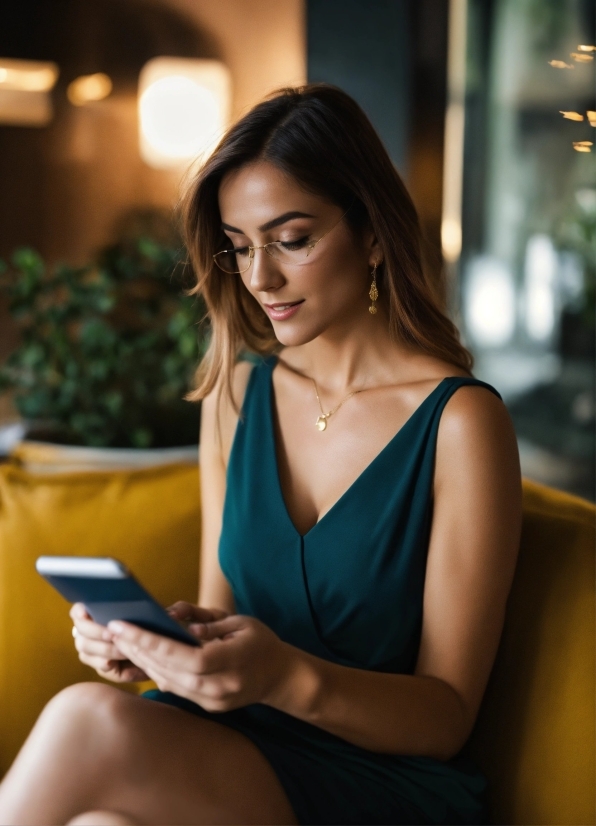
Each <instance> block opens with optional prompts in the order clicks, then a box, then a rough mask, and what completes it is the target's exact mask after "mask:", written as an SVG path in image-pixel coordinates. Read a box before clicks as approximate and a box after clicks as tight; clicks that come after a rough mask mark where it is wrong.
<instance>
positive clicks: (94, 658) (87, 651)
mask: <svg viewBox="0 0 596 826" xmlns="http://www.w3.org/2000/svg"><path fill="white" fill-rule="evenodd" d="M70 617H71V619H72V621H73V636H74V644H75V648H76V649H77V651H78V653H79V660H80V661H81V662H82V663H85V665H89V666H91V668H94V669H95V671H97V673H98V674H99V676H100V677H104V678H105V679H106V680H112V681H113V682H115V683H134V682H143V681H144V680H148V679H149V677H148V676H147V675H146V674H145V672H144V671H143V670H142V669H140V668H138V667H137V666H136V665H135V664H134V663H132V662H131V661H130V660H127V659H126V657H124V656H123V655H122V654H121V652H120V651H119V650H118V649H117V648H116V646H115V645H114V643H113V642H112V635H111V634H110V633H109V631H108V630H107V629H106V627H105V626H104V625H99V624H98V623H97V622H93V620H92V619H91V617H90V616H89V614H88V613H87V609H86V608H85V606H84V605H83V604H82V603H81V602H75V604H74V605H73V606H72V608H71V609H70Z"/></svg>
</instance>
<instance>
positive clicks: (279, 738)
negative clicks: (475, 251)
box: [143, 356, 501, 824]
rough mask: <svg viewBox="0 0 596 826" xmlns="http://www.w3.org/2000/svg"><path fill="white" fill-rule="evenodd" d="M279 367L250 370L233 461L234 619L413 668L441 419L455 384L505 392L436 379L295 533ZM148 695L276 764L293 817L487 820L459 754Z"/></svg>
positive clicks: (227, 538)
mask: <svg viewBox="0 0 596 826" xmlns="http://www.w3.org/2000/svg"><path fill="white" fill-rule="evenodd" d="M276 362H277V357H275V356H272V357H270V358H268V359H264V360H261V361H259V362H258V363H257V364H256V366H255V367H253V369H252V372H251V375H250V378H249V382H248V386H247V389H246V394H245V398H244V403H243V408H242V416H241V417H240V419H239V421H238V425H237V429H236V434H235V436H234V442H233V445H232V451H231V454H230V459H229V464H228V471H227V490H226V498H225V505H224V513H223V527H222V532H221V539H220V544H219V560H220V564H221V568H222V570H223V572H224V574H225V576H226V578H227V579H228V581H229V583H230V585H231V588H232V591H233V594H234V599H235V602H236V607H237V611H238V613H239V614H244V615H250V616H253V617H257V618H258V619H260V620H261V621H262V622H264V623H265V624H266V625H268V626H269V627H270V628H271V629H272V630H273V631H275V633H276V634H277V635H278V636H279V637H280V638H281V639H282V640H284V641H285V642H287V643H290V644H291V645H295V646H297V647H298V648H301V649H303V650H305V651H308V652H310V653H311V654H314V655H315V656H317V657H322V658H324V659H326V660H330V661H331V662H334V663H339V664H342V665H345V666H350V667H352V668H364V669H371V670H373V671H382V672H386V673H395V674H397V673H401V674H412V673H413V672H414V668H415V665H416V658H417V654H418V648H419V644H420V633H421V626H422V601H423V591H424V577H425V569H426V557H427V551H428V542H429V537H430V522H431V516H432V502H431V491H432V483H433V474H434V462H435V446H436V437H437V429H438V426H439V420H440V417H441V412H442V410H443V408H444V406H445V404H446V402H447V401H448V399H449V398H450V397H451V396H452V394H453V393H454V392H455V391H456V390H457V389H458V387H462V386H463V385H479V386H481V387H486V388H488V389H489V390H490V391H492V392H493V393H495V394H496V395H497V396H498V397H499V398H501V396H500V394H499V393H498V391H497V390H495V388H494V387H492V386H491V385H489V384H487V383H486V382H483V381H480V380H479V379H475V378H464V377H459V376H452V377H448V378H444V379H443V380H442V381H440V382H439V384H438V385H437V386H436V387H435V389H434V390H433V391H432V392H431V393H430V394H429V395H428V396H427V397H426V399H425V400H424V401H423V402H422V404H421V405H420V406H419V407H418V408H417V409H416V410H415V411H414V413H413V414H412V415H411V416H410V418H409V419H408V420H407V422H406V423H405V424H404V425H403V427H402V428H401V429H400V430H399V431H398V432H397V433H396V435H395V436H394V437H393V438H392V439H391V441H390V442H389V443H388V444H387V445H386V446H385V447H384V448H383V450H381V452H380V453H379V454H378V455H377V456H376V457H375V459H373V461H372V462H371V463H370V464H369V465H368V466H367V467H366V468H365V470H364V471H363V472H362V473H361V474H360V476H359V477H358V478H357V479H356V481H355V482H354V483H353V484H352V485H351V486H350V487H349V488H348V490H347V491H346V492H345V493H344V494H343V495H342V496H341V497H340V499H339V500H338V501H337V502H336V503H335V505H334V506H333V507H332V508H331V510H329V511H327V513H325V515H324V516H323V517H322V518H321V519H320V520H319V521H318V522H317V524H316V525H314V527H312V528H311V529H310V530H309V531H308V532H307V533H306V534H305V535H303V536H302V535H301V534H300V533H299V532H298V531H297V529H296V528H295V526H294V524H293V522H292V520H291V519H290V516H289V514H288V511H287V509H286V506H285V502H284V499H283V496H282V491H281V487H280V480H279V474H278V466H277V459H276V450H275V431H274V424H273V405H274V398H273V385H272V376H271V374H272V371H273V368H274V367H275V364H276ZM143 696H144V697H147V698H149V699H153V700H159V701H161V702H165V703H169V704H171V705H175V706H177V707H179V708H182V709H185V710H187V711H190V712H193V713H195V714H199V715H201V716H203V717H206V718H208V719H212V720H214V721H215V722H218V723H221V724H223V725H227V726H231V727H232V728H234V729H237V730H238V731H240V732H242V733H243V734H244V735H245V736H247V737H248V738H250V740H252V741H253V742H254V743H255V744H256V745H257V747H258V748H259V749H260V750H261V752H262V753H263V754H264V756H265V757H266V758H267V759H268V761H269V762H270V764H271V766H272V767H273V769H274V770H275V772H276V774H277V776H278V778H279V780H280V782H281V784H282V786H283V788H284V790H285V792H286V795H287V797H288V799H289V801H290V803H291V805H292V807H293V809H294V811H295V814H296V817H297V819H298V821H299V822H300V823H304V824H306V823H308V824H402V823H403V824H418V823H428V824H484V823H488V822H489V820H488V816H487V808H486V785H487V783H486V778H485V777H484V775H483V774H482V773H481V772H480V771H479V770H478V769H477V768H476V766H475V765H474V764H473V763H472V762H470V761H469V760H468V759H467V758H465V757H463V756H462V755H458V756H456V757H454V758H452V759H450V760H447V761H441V760H437V759H434V758H431V757H420V756H404V755H397V754H395V755H394V754H384V753H377V752H373V751H369V750H367V749H364V748H361V747H359V746H356V745H354V744H352V743H350V742H348V741H346V740H344V739H342V738H341V737H337V736H335V735H333V734H330V733H328V732H326V731H324V730H323V729H321V728H319V727H318V726H314V725H311V724H310V723H306V722H304V721H302V720H299V719H298V718H296V717H293V716H291V715H289V714H286V713H285V712H282V711H278V710H276V709H273V708H271V707H269V706H266V705H263V704H254V705H250V706H245V707H244V708H240V709H236V710H234V711H229V712H223V713H210V712H207V711H205V710H204V709H202V708H201V707H200V706H199V705H197V704H196V703H193V702H191V701H190V700H187V699H185V698H181V697H178V696H177V695H175V694H172V693H170V692H161V691H157V690H153V691H149V692H145V694H144V695H143ZM363 699H364V698H363ZM404 713H406V714H407V709H404Z"/></svg>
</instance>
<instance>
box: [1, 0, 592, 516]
mask: <svg viewBox="0 0 596 826" xmlns="http://www.w3.org/2000/svg"><path fill="white" fill-rule="evenodd" d="M595 25H596V23H595V9H594V3H593V0H19V2H18V3H17V2H14V0H9V2H7V3H6V4H5V6H4V9H3V21H2V26H1V27H0V259H1V260H2V262H3V263H2V265H1V267H0V427H2V426H3V430H0V452H1V451H2V450H4V451H5V452H6V451H7V450H9V449H10V447H11V446H12V445H13V443H14V440H15V439H17V438H21V437H22V436H23V435H28V436H29V438H33V439H38V440H41V442H55V443H64V444H70V445H79V446H82V447H86V446H90V447H95V448H103V449H104V450H105V449H109V448H134V449H135V450H139V449H147V448H171V449H176V448H179V447H184V446H188V445H192V444H196V436H197V425H198V415H199V411H198V408H197V407H196V406H193V405H190V404H188V403H186V402H184V401H182V397H183V395H184V392H185V391H186V389H187V388H188V386H189V382H190V380H191V376H192V372H193V369H194V366H195V364H196V361H197V360H198V359H199V358H200V355H201V353H202V351H203V349H204V346H205V340H206V338H207V336H208V326H207V325H206V324H205V322H204V321H202V319H203V308H202V307H201V304H200V302H199V301H197V300H195V299H193V298H191V297H188V296H187V295H185V293H184V290H185V288H187V287H189V286H190V285H191V283H192V279H191V278H190V274H189V273H188V272H187V270H186V267H185V265H184V260H185V255H184V250H183V248H182V246H181V243H180V239H179V235H178V230H177V226H176V221H175V220H173V219H172V215H173V210H174V207H175V205H176V202H177V200H178V198H179V194H180V188H181V186H182V185H183V182H184V180H185V177H186V176H187V175H188V170H189V164H191V162H192V161H193V159H196V158H197V157H199V158H200V157H201V156H202V153H205V152H208V151H209V148H210V146H212V145H213V143H214V141H216V140H217V138H218V136H219V135H220V134H221V132H222V131H223V130H224V129H225V128H226V126H228V125H229V124H230V123H231V122H233V121H234V119H236V118H238V117H239V116H240V115H241V114H242V113H243V112H245V111H246V110H247V109H248V108H249V107H250V106H252V105H253V104H254V103H256V102H257V101H258V100H260V99H261V98H262V97H263V96H264V95H265V94H267V93H268V92H270V91H272V90H273V89H276V88H278V87H280V86H285V85H296V84H300V83H303V82H305V81H306V80H309V81H327V82H330V83H334V84H337V85H339V86H341V87H342V88H343V89H345V90H346V91H347V92H348V93H350V94H351V95H353V96H354V97H355V98H356V100H357V101H358V102H359V103H360V104H361V105H362V106H363V108H364V109H365V111H366V112H367V114H368V115H369V117H370V118H371V120H372V122H373V124H374V125H375V127H376V128H377V130H378V131H379V133H380V135H381V137H382V139H383V141H384V143H385V145H386V147H387V149H388V150H389V152H390V154H391V157H392V159H393V161H394V162H395V164H396V166H397V168H398V169H399V171H400V173H401V174H402V176H403V177H404V179H405V181H406V184H407V186H408V188H409V190H410V192H411V194H412V196H413V198H414V201H415V203H416V206H417V208H418V210H419V214H420V219H421V223H422V227H423V232H424V259H425V266H426V268H427V271H428V274H429V277H430V278H431V279H432V280H433V282H434V284H435V285H436V288H437V290H438V291H439V292H440V293H441V294H442V296H443V297H444V301H445V305H446V306H447V308H448V310H449V313H450V315H451V317H452V318H453V319H454V321H455V322H456V323H457V324H458V326H459V328H460V330H461V333H462V337H463V340H464V342H465V343H466V345H467V346H468V347H469V348H470V349H471V350H472V351H473V353H474V355H475V357H476V366H475V370H474V373H475V375H476V376H477V377H478V378H480V379H483V380H485V381H488V382H490V383H491V384H494V385H495V386H496V387H497V389H498V390H499V391H500V393H501V394H502V396H503V398H504V400H505V402H506V404H507V406H508V408H509V410H510V412H511V415H512V417H513V420H514V423H515V426H516V431H517V434H518V440H519V446H520V455H521V459H522V471H523V473H524V475H525V476H527V477H529V478H532V479H535V480H537V481H539V482H543V483H545V484H549V485H552V486H554V487H558V488H561V489H563V490H568V491H570V492H573V493H576V494H578V495H580V496H583V497H585V498H587V499H590V500H592V501H594V498H595V404H594V394H595V320H594V308H595V277H596V275H595V273H596V163H595V160H594V159H595V152H594V146H593V144H594V141H595V139H594V136H595V135H596V129H595V127H596V101H595V65H596V61H595V60H594V58H595V56H596V49H595V47H594V43H595V41H596V35H595Z"/></svg>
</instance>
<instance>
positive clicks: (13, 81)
mask: <svg viewBox="0 0 596 826" xmlns="http://www.w3.org/2000/svg"><path fill="white" fill-rule="evenodd" d="M58 75H59V69H58V67H57V66H56V64H55V63H42V62H41V61H39V60H13V59H11V58H8V57H3V58H2V57H0V89H2V90H5V89H6V90H10V91H16V92H49V91H50V89H52V88H53V87H54V84H55V83H56V81H57V80H58Z"/></svg>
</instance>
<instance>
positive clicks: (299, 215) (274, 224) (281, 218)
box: [221, 211, 315, 235]
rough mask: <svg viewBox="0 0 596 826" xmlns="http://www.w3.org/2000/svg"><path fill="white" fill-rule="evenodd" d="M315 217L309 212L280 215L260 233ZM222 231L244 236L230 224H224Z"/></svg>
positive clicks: (260, 229)
mask: <svg viewBox="0 0 596 826" xmlns="http://www.w3.org/2000/svg"><path fill="white" fill-rule="evenodd" d="M314 217H315V216H314V215H309V214H308V212H296V211H294V212H284V214H283V215H280V216H279V218H273V220H272V221H267V223H266V224H263V225H262V226H261V227H259V228H258V229H259V232H267V230H270V229H274V228H275V227H279V226H280V225H281V224H285V223H286V221H291V220H292V219H293V218H314ZM221 228H222V229H225V230H227V231H228V232H235V233H237V234H238V235H244V233H243V231H242V230H241V229H238V228H237V227H231V226H230V225H229V224H222V225H221Z"/></svg>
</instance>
